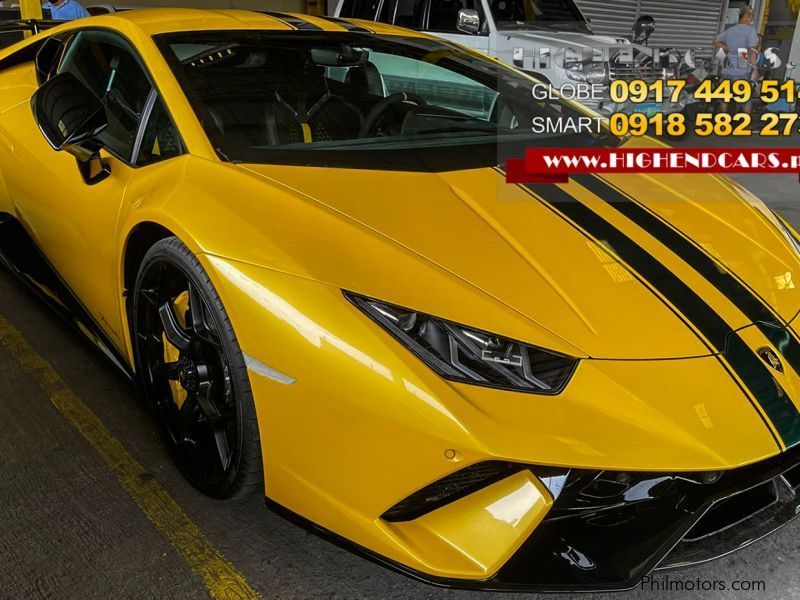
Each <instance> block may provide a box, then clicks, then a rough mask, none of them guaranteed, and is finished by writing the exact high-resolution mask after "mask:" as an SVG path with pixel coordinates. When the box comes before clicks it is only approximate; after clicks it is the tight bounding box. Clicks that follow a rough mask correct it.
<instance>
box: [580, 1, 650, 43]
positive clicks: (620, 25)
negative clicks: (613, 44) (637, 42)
mask: <svg viewBox="0 0 800 600" xmlns="http://www.w3.org/2000/svg"><path fill="white" fill-rule="evenodd" d="M576 4H577V5H578V7H579V8H580V9H581V11H583V14H584V15H585V16H586V17H587V18H589V19H591V20H592V29H593V30H594V32H595V33H599V34H601V35H613V36H614V37H628V36H629V35H630V34H631V29H632V28H633V22H634V21H635V20H636V7H637V5H638V4H639V0H576Z"/></svg>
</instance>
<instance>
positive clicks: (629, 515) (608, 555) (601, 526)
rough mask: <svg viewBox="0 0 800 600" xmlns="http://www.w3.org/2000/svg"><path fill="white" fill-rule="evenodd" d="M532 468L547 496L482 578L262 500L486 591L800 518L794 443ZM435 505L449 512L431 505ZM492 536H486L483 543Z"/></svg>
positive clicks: (725, 542) (597, 571) (559, 582)
mask: <svg viewBox="0 0 800 600" xmlns="http://www.w3.org/2000/svg"><path fill="white" fill-rule="evenodd" d="M516 470H517V472H519V471H520V470H523V471H526V470H531V471H533V472H534V473H536V472H537V471H538V472H539V476H540V479H541V480H542V481H546V482H548V487H549V488H550V489H551V491H552V492H553V495H554V496H557V497H556V498H555V501H554V503H553V505H552V508H551V509H550V511H549V514H548V515H547V517H546V518H545V519H544V520H543V521H542V522H541V523H540V524H539V525H538V527H537V528H536V529H535V531H534V532H533V534H532V535H530V537H529V538H528V539H527V540H526V541H525V542H524V543H523V544H522V545H521V546H520V547H519V549H518V550H517V551H516V552H515V553H514V555H513V556H512V557H511V558H510V559H509V560H508V561H507V562H506V563H505V564H504V565H503V566H502V567H501V568H500V569H499V571H497V573H496V574H495V575H494V576H493V577H491V578H490V579H487V580H484V581H475V580H466V579H447V578H441V577H433V576H430V575H428V574H425V573H421V572H419V571H416V570H413V569H410V568H408V567H406V566H404V565H402V564H399V563H397V562H394V561H392V560H389V559H387V558H385V557H382V556H380V555H378V554H376V553H374V552H372V551H370V550H367V549H365V548H362V547H360V546H358V545H356V544H354V543H352V542H350V541H348V540H346V539H344V538H342V537H340V536H337V535H336V534H333V533H331V532H330V531H327V530H324V529H322V528H320V527H319V526H316V525H314V524H312V523H311V522H309V521H306V520H304V519H303V518H302V517H299V516H298V515H295V514H293V513H291V512H289V511H287V510H286V509H283V508H282V507H280V506H278V505H276V504H274V503H271V502H269V501H268V505H269V506H270V507H271V508H272V509H273V510H276V511H277V512H279V513H280V514H282V515H283V516H285V517H287V518H290V519H291V520H292V521H294V522H296V523H299V524H301V525H304V526H306V527H307V528H309V529H311V530H313V531H315V532H316V533H318V534H321V535H323V536H324V537H327V538H329V539H331V541H333V542H335V543H337V544H338V545H340V546H343V547H346V548H348V549H349V550H352V551H355V552H356V553H358V554H361V555H362V556H364V557H366V558H368V559H370V560H373V561H375V562H378V563H381V564H383V565H384V566H388V567H390V568H392V569H394V570H396V571H399V572H401V573H403V574H405V575H409V576H411V577H413V578H415V579H418V580H420V581H424V582H426V583H430V584H433V585H438V586H442V587H452V588H463V589H480V590H486V591H540V592H541V591H549V592H559V591H560V592H566V591H583V592H588V591H614V590H628V589H632V588H634V587H636V586H637V585H638V584H639V583H640V582H641V581H642V579H643V578H644V577H645V576H647V575H648V574H649V573H651V572H652V571H654V570H656V571H658V570H668V569H675V568H679V567H686V566H690V565H695V564H700V563H703V562H707V561H710V560H714V559H717V558H720V557H723V556H726V555H728V554H730V553H732V552H735V551H737V550H740V549H742V548H744V547H746V546H748V545H750V544H752V543H754V542H757V541H758V540H760V539H762V538H764V537H765V536H767V535H769V534H771V533H773V532H775V531H777V530H778V529H780V528H781V527H783V526H784V525H786V524H788V523H790V522H791V521H793V520H794V519H795V518H797V517H798V516H800V496H798V493H800V448H794V449H792V450H789V451H787V452H785V453H783V454H781V455H779V456H776V457H774V458H772V459H769V460H766V461H762V462H759V463H756V464H753V465H750V466H747V467H742V468H739V469H733V470H730V471H718V472H706V473H680V474H676V473H673V474H667V473H626V472H613V471H585V470H581V471H577V470H573V471H569V470H564V471H562V474H563V476H566V479H565V480H561V482H560V483H557V484H555V485H554V483H553V482H557V481H559V480H560V479H561V477H560V474H559V472H558V470H556V469H552V468H548V469H545V470H539V469H537V468H536V467H528V466H524V465H517V466H516ZM435 510H447V506H441V504H437V506H436V509H435ZM490 541H491V540H487V543H489V542H490Z"/></svg>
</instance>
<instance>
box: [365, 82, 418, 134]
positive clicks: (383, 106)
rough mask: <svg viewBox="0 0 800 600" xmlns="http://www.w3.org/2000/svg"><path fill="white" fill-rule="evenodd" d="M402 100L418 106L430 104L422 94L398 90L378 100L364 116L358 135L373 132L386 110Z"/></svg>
mask: <svg viewBox="0 0 800 600" xmlns="http://www.w3.org/2000/svg"><path fill="white" fill-rule="evenodd" d="M401 102H413V103H414V104H416V105H417V106H418V107H423V106H427V105H428V103H427V102H426V101H425V99H424V98H423V97H422V96H418V95H417V94H413V93H410V92H398V93H397V94H392V95H391V96H386V98H384V99H382V100H380V101H378V103H377V104H375V106H373V107H372V108H371V109H370V111H369V112H368V113H367V116H366V117H364V122H363V123H361V129H359V131H358V137H360V138H364V137H367V136H368V135H370V134H371V133H373V130H374V129H375V128H376V127H377V125H378V123H379V122H380V120H381V119H382V118H383V116H384V115H385V114H386V111H387V110H389V109H390V108H391V107H392V106H394V105H395V104H400V103H401Z"/></svg>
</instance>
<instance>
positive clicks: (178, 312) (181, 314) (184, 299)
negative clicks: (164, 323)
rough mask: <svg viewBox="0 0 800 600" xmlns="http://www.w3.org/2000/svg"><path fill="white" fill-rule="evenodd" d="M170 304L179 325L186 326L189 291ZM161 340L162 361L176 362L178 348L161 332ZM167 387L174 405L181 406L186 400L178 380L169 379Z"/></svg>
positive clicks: (178, 355)
mask: <svg viewBox="0 0 800 600" xmlns="http://www.w3.org/2000/svg"><path fill="white" fill-rule="evenodd" d="M172 306H173V308H174V309H175V317H176V318H177V319H178V323H180V325H181V327H184V328H185V327H186V312H187V311H188V310H189V292H188V291H187V292H183V293H181V294H180V295H179V296H178V297H177V298H175V300H174V301H173V302H172ZM161 341H162V342H163V343H164V363H166V364H169V363H174V362H178V359H179V358H180V350H178V349H177V348H176V347H175V346H173V345H172V344H170V343H169V341H168V340H167V336H166V335H164V334H163V333H162V334H161ZM169 387H170V389H171V390H172V401H173V402H175V405H176V406H177V407H178V409H179V410H180V408H181V407H182V406H183V403H184V402H185V401H186V397H187V394H186V390H185V389H183V386H181V384H180V383H179V382H178V381H173V380H170V382H169Z"/></svg>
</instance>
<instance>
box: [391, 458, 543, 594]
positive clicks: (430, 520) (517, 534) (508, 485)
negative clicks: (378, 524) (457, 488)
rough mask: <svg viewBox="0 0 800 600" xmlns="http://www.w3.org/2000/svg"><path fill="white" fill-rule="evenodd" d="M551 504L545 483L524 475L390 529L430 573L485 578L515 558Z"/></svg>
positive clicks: (526, 474)
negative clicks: (512, 557) (515, 554)
mask: <svg viewBox="0 0 800 600" xmlns="http://www.w3.org/2000/svg"><path fill="white" fill-rule="evenodd" d="M551 505H552V500H551V497H550V494H549V492H548V491H547V489H546V488H545V487H544V486H543V485H542V484H541V482H539V481H538V480H537V479H536V478H535V477H534V476H533V475H531V473H530V472H521V473H517V474H516V475H512V476H511V477H508V478H506V479H504V480H502V481H498V482H497V483H495V484H492V485H490V486H487V487H485V488H483V489H482V490H479V491H477V492H475V493H474V494H470V495H469V496H466V497H464V498H461V499H459V500H456V501H454V502H452V503H450V504H448V505H447V506H444V507H442V508H439V509H437V510H434V511H433V512H430V513H428V514H427V515H424V516H422V517H420V518H418V519H414V520H413V521H409V522H406V523H390V524H388V525H386V529H387V530H388V531H390V532H391V534H392V535H394V536H396V537H397V538H398V540H400V541H401V543H402V544H403V545H404V546H407V547H408V548H410V549H411V550H412V551H413V552H414V553H415V554H416V556H417V558H418V560H420V562H423V563H425V564H426V566H427V569H426V571H428V572H436V573H441V574H447V575H448V576H451V577H452V576H453V575H455V576H456V577H459V578H463V579H478V580H481V579H487V578H488V577H490V576H491V575H493V574H494V573H496V572H497V570H498V569H499V568H500V567H501V566H502V565H503V564H504V563H505V562H506V561H507V560H508V559H509V558H511V556H512V555H513V554H514V552H516V550H517V549H518V548H519V547H520V546H521V545H522V543H523V542H524V541H525V540H526V539H528V537H529V536H530V535H531V534H532V533H534V530H535V529H536V526H537V525H539V523H541V522H542V519H544V517H545V515H547V511H548V510H549V509H550V506H551Z"/></svg>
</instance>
